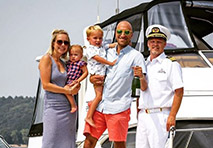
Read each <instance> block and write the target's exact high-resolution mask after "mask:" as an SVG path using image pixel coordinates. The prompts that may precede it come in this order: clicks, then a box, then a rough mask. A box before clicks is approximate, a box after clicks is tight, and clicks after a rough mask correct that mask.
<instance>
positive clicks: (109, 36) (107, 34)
mask: <svg viewBox="0 0 213 148" xmlns="http://www.w3.org/2000/svg"><path fill="white" fill-rule="evenodd" d="M115 27H116V23H113V24H110V25H108V26H106V27H104V28H103V31H104V38H103V42H104V44H109V43H112V42H113V39H114V34H115Z"/></svg>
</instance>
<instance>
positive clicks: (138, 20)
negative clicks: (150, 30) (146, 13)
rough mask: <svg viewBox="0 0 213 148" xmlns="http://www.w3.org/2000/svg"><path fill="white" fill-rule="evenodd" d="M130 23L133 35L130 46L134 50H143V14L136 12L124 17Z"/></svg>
mask: <svg viewBox="0 0 213 148" xmlns="http://www.w3.org/2000/svg"><path fill="white" fill-rule="evenodd" d="M125 20H127V21H128V22H130V23H131V25H132V30H133V36H132V39H131V44H132V47H134V48H135V49H136V50H138V51H140V52H143V51H144V29H143V26H144V25H143V14H136V15H133V16H131V17H128V18H126V19H125Z"/></svg>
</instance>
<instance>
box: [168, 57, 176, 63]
mask: <svg viewBox="0 0 213 148" xmlns="http://www.w3.org/2000/svg"><path fill="white" fill-rule="evenodd" d="M167 58H168V59H170V60H171V61H172V62H175V61H177V60H176V59H175V57H172V56H167Z"/></svg>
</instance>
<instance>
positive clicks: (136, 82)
mask: <svg viewBox="0 0 213 148" xmlns="http://www.w3.org/2000/svg"><path fill="white" fill-rule="evenodd" d="M140 90H141V85H140V78H139V77H136V76H134V78H133V80H132V95H131V97H134V98H137V97H140Z"/></svg>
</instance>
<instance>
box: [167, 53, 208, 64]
mask: <svg viewBox="0 0 213 148" xmlns="http://www.w3.org/2000/svg"><path fill="white" fill-rule="evenodd" d="M168 57H170V58H172V59H173V60H176V61H177V62H178V63H179V64H180V65H181V67H209V66H208V65H207V63H206V62H205V61H204V60H203V59H202V58H201V56H200V55H199V54H196V53H184V54H175V55H169V56H168Z"/></svg>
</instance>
